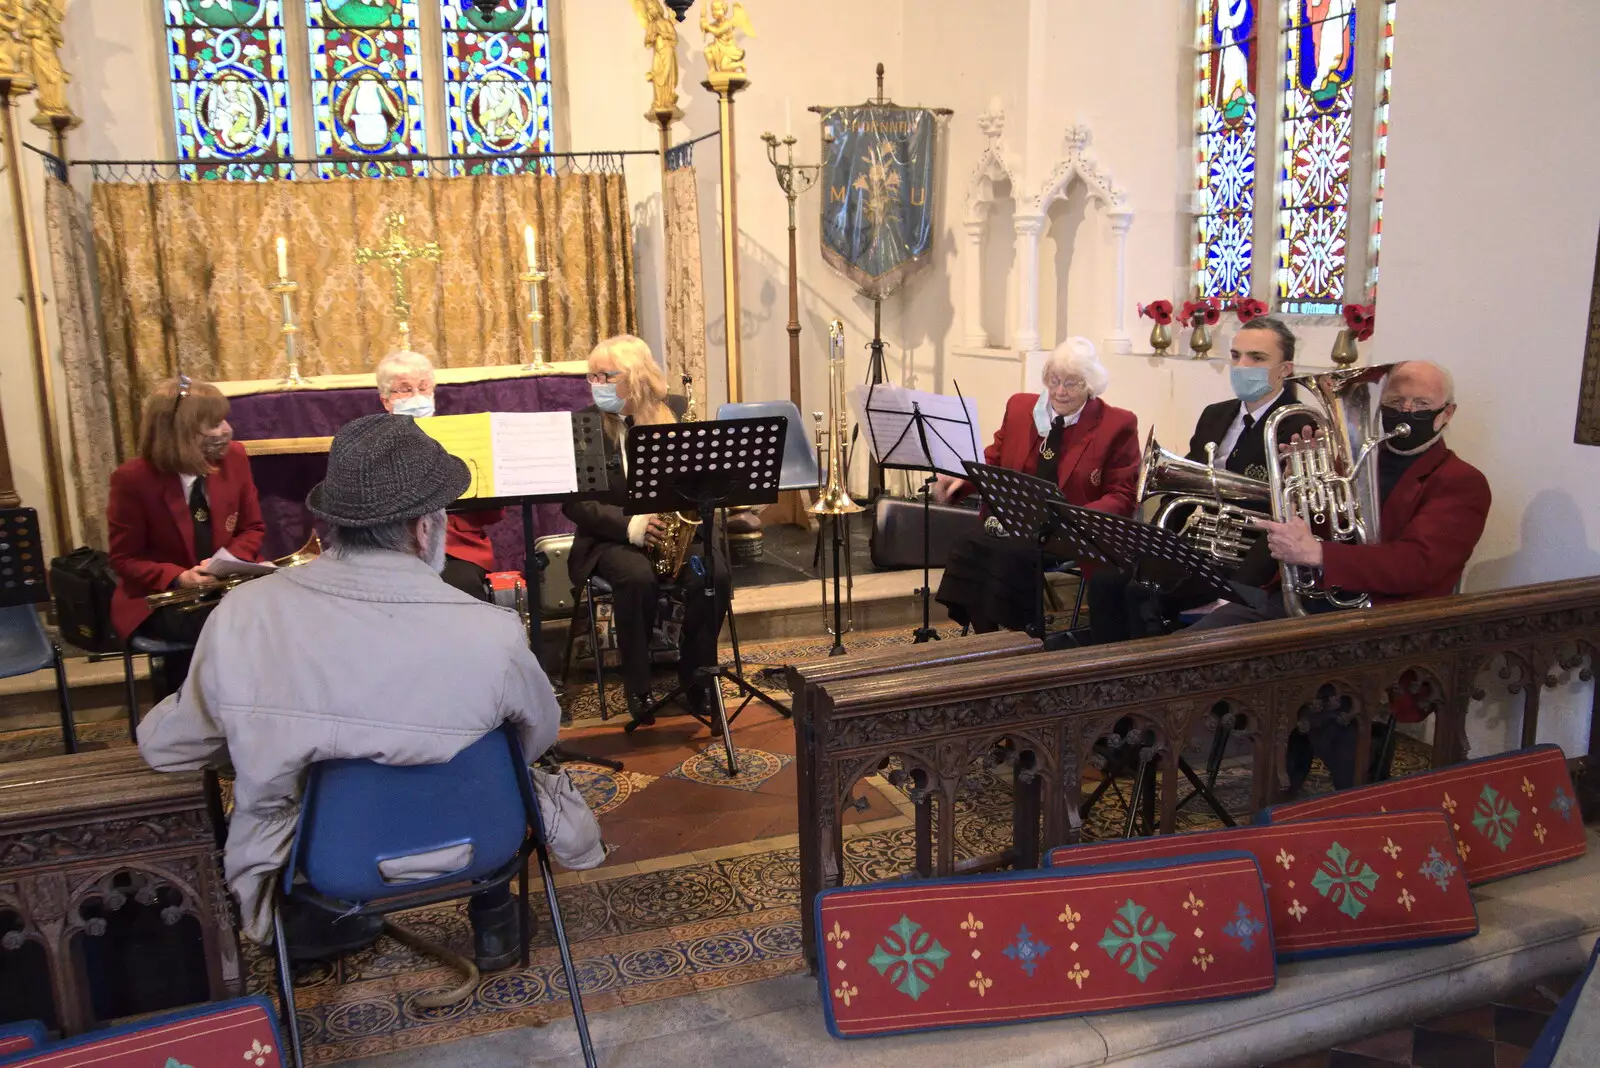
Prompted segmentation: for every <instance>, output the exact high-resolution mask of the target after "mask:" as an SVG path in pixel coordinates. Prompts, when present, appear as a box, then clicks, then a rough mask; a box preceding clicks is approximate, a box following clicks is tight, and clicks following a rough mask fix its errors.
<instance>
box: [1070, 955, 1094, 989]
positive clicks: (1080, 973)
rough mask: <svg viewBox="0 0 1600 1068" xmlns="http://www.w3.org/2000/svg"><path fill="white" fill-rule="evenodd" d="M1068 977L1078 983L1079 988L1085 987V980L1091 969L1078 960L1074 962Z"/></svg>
mask: <svg viewBox="0 0 1600 1068" xmlns="http://www.w3.org/2000/svg"><path fill="white" fill-rule="evenodd" d="M1067 978H1068V979H1071V980H1072V981H1073V982H1074V983H1077V984H1078V989H1079V990H1082V989H1083V981H1084V980H1085V979H1087V978H1089V969H1088V968H1085V967H1084V966H1083V965H1082V964H1079V963H1078V962H1077V961H1073V962H1072V970H1071V971H1069V972H1068V973H1067Z"/></svg>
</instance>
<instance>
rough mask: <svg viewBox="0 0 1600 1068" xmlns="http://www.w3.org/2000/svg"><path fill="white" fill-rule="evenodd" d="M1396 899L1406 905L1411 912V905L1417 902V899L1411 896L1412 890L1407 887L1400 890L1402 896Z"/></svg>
mask: <svg viewBox="0 0 1600 1068" xmlns="http://www.w3.org/2000/svg"><path fill="white" fill-rule="evenodd" d="M1395 900H1396V901H1397V902H1399V903H1400V904H1402V905H1404V906H1405V907H1406V911H1407V912H1410V911H1411V906H1412V905H1415V904H1416V903H1417V899H1416V898H1414V897H1412V896H1411V891H1410V890H1405V889H1402V890H1401V891H1400V896H1399V897H1397V898H1395Z"/></svg>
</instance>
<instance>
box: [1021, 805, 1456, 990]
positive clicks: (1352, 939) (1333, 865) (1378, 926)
mask: <svg viewBox="0 0 1600 1068" xmlns="http://www.w3.org/2000/svg"><path fill="white" fill-rule="evenodd" d="M1220 850H1244V851H1246V852H1248V853H1250V854H1251V855H1252V856H1254V857H1255V858H1256V863H1257V864H1259V865H1260V866H1261V873H1262V878H1263V879H1264V880H1265V882H1266V889H1267V901H1268V904H1269V905H1270V907H1271V909H1272V937H1273V941H1274V942H1275V943H1276V945H1277V950H1278V959H1279V960H1301V959H1305V958H1307V957H1323V956H1335V955H1338V954H1343V953H1367V952H1371V951H1374V950H1379V949H1397V948H1401V947H1407V946H1422V945H1432V944H1434V943H1438V942H1455V941H1458V940H1460V939H1463V938H1470V937H1471V936H1472V935H1475V934H1477V933H1478V913H1477V909H1476V908H1475V907H1474V906H1473V903H1472V894H1471V893H1470V892H1469V891H1468V890H1467V881H1466V879H1465V878H1464V877H1463V876H1462V874H1461V863H1460V861H1459V859H1458V858H1457V856H1456V840H1455V836H1454V835H1452V834H1451V833H1450V822H1449V820H1447V819H1446V818H1445V815H1444V813H1442V812H1439V811H1437V810H1430V811H1426V812H1390V813H1380V814H1379V815H1376V816H1346V817H1340V818H1337V819H1325V820H1308V821H1306V822H1303V823H1289V824H1273V825H1271V826H1262V827H1235V828H1231V829H1229V830H1223V831H1197V832H1195V833H1193V834H1169V835H1162V836H1161V837H1159V838H1130V839H1121V840H1118V841H1114V842H1094V843H1090V844H1088V845H1078V846H1063V847H1061V848H1060V849H1054V850H1051V851H1050V854H1049V856H1048V858H1047V861H1048V863H1049V864H1050V865H1051V866H1052V867H1058V868H1063V869H1066V870H1069V871H1070V870H1071V869H1073V868H1079V867H1084V866H1086V865H1091V864H1115V863H1117V862H1119V861H1125V860H1130V859H1135V858H1150V859H1154V858H1157V857H1160V858H1167V859H1175V858H1181V857H1184V856H1193V855H1195V854H1197V853H1214V852H1218V851H1220Z"/></svg>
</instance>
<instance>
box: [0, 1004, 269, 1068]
mask: <svg viewBox="0 0 1600 1068" xmlns="http://www.w3.org/2000/svg"><path fill="white" fill-rule="evenodd" d="M278 1047H279V1041H278V1030H277V1019H276V1016H275V1014H274V1013H273V1011H272V1008H271V1006H270V1005H268V1003H267V1002H266V1001H265V1000H264V999H262V998H258V997H251V998H240V999H238V1000H237V1001H222V1002H217V1003H214V1004H211V1005H204V1006H201V1007H200V1008H197V1009H190V1010H187V1011H185V1012H180V1013H174V1014H172V1015H170V1016H161V1017H157V1018H155V1019H151V1020H143V1021H140V1022H138V1023H135V1024H129V1025H127V1026H125V1027H116V1028H111V1029H110V1030H106V1031H91V1032H89V1033H88V1034H84V1035H79V1036H78V1037H77V1038H70V1039H67V1040H66V1041H65V1042H58V1043H55V1044H53V1045H51V1046H48V1047H46V1048H45V1049H44V1050H42V1051H41V1052H39V1053H35V1054H33V1055H32V1056H29V1057H23V1058H21V1059H19V1060H10V1061H6V1062H5V1063H6V1068H91V1066H92V1068H112V1066H115V1068H172V1066H173V1065H177V1066H178V1068H213V1066H215V1065H227V1066H229V1068H281V1065H282V1064H283V1063H284V1061H283V1058H282V1052H281V1051H280V1050H279V1048H278Z"/></svg>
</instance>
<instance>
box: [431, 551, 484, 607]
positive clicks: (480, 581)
mask: <svg viewBox="0 0 1600 1068" xmlns="http://www.w3.org/2000/svg"><path fill="white" fill-rule="evenodd" d="M487 574H488V572H487V571H485V570H484V569H483V568H481V567H479V566H478V565H477V564H473V563H468V562H467V561H465V560H461V559H458V558H456V557H454V556H447V557H445V558H444V570H443V571H441V572H440V573H439V577H440V578H442V579H444V580H445V581H446V582H448V583H449V584H450V585H452V586H454V587H455V588H456V589H458V590H460V591H461V592H462V593H469V594H471V595H472V596H474V597H476V598H477V599H478V600H480V601H487V600H488V599H489V591H488V589H487V588H486V587H485V586H484V576H486V575H487Z"/></svg>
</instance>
